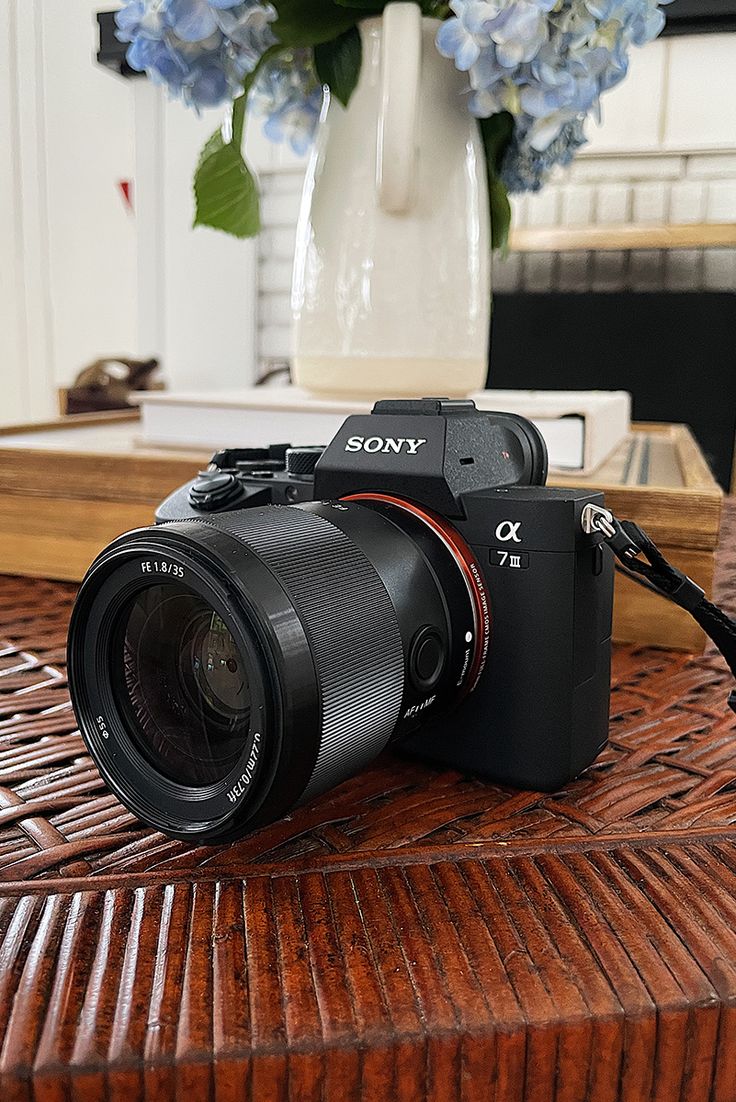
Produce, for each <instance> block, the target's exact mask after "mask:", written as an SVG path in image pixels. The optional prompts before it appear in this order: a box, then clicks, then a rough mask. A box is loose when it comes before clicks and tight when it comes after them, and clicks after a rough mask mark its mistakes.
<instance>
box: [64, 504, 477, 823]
mask: <svg viewBox="0 0 736 1102" xmlns="http://www.w3.org/2000/svg"><path fill="white" fill-rule="evenodd" d="M363 496H365V495H363ZM471 559H472V556H471V554H470V552H469V550H468V549H467V548H466V547H465V546H464V545H463V544H462V541H461V540H459V537H457V541H455V540H453V537H452V532H451V529H449V528H448V527H447V526H446V525H445V524H444V522H442V521H440V520H439V518H434V517H432V516H431V514H429V513H425V512H422V511H420V510H418V509H416V508H415V507H412V506H409V505H408V504H405V503H401V502H400V501H396V500H388V499H379V498H376V499H375V500H368V499H367V498H366V499H365V500H361V501H360V502H351V501H344V502H339V501H335V502H321V503H310V504H308V505H300V506H288V507H276V506H267V507H264V508H257V509H249V510H241V511H236V512H228V513H220V514H215V515H212V516H209V517H207V518H206V519H202V520H186V521H174V522H171V523H168V524H164V525H161V526H158V527H154V528H150V529H140V530H137V531H135V532H131V533H128V534H127V535H125V536H122V537H120V539H118V540H116V541H115V543H113V544H112V545H111V546H110V547H109V548H107V549H106V550H105V551H104V552H103V553H102V554H101V555H100V556H99V558H98V559H97V560H96V561H95V563H94V564H93V565H92V567H91V568H90V571H89V572H88V575H87V577H86V578H85V581H84V583H83V585H82V588H81V590H80V593H79V596H78V599H77V602H76V605H75V608H74V612H73V615H72V622H71V627H70V635H69V648H68V657H69V680H70V689H71V693H72V699H73V703H74V707H75V710H76V713H77V717H78V719H79V723H80V728H81V730H82V734H83V735H84V738H85V740H86V742H87V745H88V746H89V749H90V752H91V753H92V755H93V757H94V759H95V761H96V762H97V764H98V766H99V768H100V771H101V772H102V774H103V776H104V777H105V779H106V780H107V782H108V784H109V785H110V787H111V788H112V789H113V791H114V792H115V793H116V794H117V795H118V796H119V798H120V799H121V800H122V801H123V803H125V804H126V805H127V806H128V807H130V808H131V809H132V810H133V811H134V812H135V813H136V814H137V815H138V816H139V817H140V818H141V819H143V820H144V821H145V822H148V823H150V824H152V825H154V826H155V827H157V828H158V829H160V830H162V831H163V832H164V833H167V834H170V835H172V836H174V837H179V838H196V839H197V840H199V841H207V842H222V841H228V840H231V839H233V838H236V837H238V836H240V835H242V834H243V833H245V832H246V831H247V830H250V829H252V828H254V827H256V826H258V825H261V824H263V823H266V822H270V821H272V820H274V819H276V818H278V817H279V816H280V815H283V814H284V813H285V812H286V811H288V810H289V809H290V808H291V807H293V806H294V805H295V804H296V803H299V802H304V801H305V800H308V799H309V798H311V797H312V796H314V795H315V794H317V793H318V792H321V791H323V790H325V789H327V788H329V787H332V786H333V785H335V784H338V783H340V781H342V780H343V779H345V778H346V777H348V776H350V775H351V774H353V773H355V772H356V771H357V770H358V769H360V768H361V767H362V766H364V765H365V764H367V763H368V762H369V761H370V760H371V759H372V758H374V757H375V756H376V755H377V754H379V753H380V752H381V751H382V750H383V749H384V747H385V746H386V745H387V744H388V743H389V742H390V741H391V740H392V739H394V738H398V737H401V736H402V735H403V734H408V733H410V732H411V731H413V730H416V728H417V727H418V726H419V724H420V723H421V722H422V721H423V720H424V719H425V718H429V717H430V716H436V715H437V713H438V712H441V711H443V710H446V709H448V708H450V707H451V706H452V705H453V704H454V703H455V702H456V701H457V699H458V698H459V697H460V696H461V695H462V694H463V693H464V692H466V691H468V689H469V688H471V687H472V684H473V682H474V680H477V676H478V672H479V663H480V662H482V659H483V657H484V654H485V649H486V647H487V641H488V640H487V634H488V625H487V607H486V613H485V621H484V620H483V611H482V609H483V605H482V602H481V600H480V599H479V586H480V587H481V589H482V582H480V575H479V574H478V572H477V571H476V575H477V579H478V582H477V584H476V583H475V582H474V580H473V574H472V570H471V569H469V563H470V562H471ZM480 595H481V596H482V594H480Z"/></svg>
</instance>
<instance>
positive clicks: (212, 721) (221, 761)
mask: <svg viewBox="0 0 736 1102" xmlns="http://www.w3.org/2000/svg"><path fill="white" fill-rule="evenodd" d="M116 651H117V653H113V661H114V666H113V673H114V674H115V673H117V674H118V675H119V674H121V673H122V678H121V681H120V684H119V699H120V701H121V702H122V704H123V707H124V708H125V710H126V712H127V715H128V717H129V720H130V731H131V735H132V738H133V739H134V740H135V742H136V744H137V745H138V747H139V749H140V750H141V752H142V753H143V754H144V755H145V756H146V757H147V758H148V760H149V761H150V762H151V764H152V765H153V766H154V767H155V768H157V769H159V770H160V771H161V773H163V774H164V775H166V776H168V777H169V778H170V779H171V780H173V781H174V782H176V783H177V784H182V785H192V786H204V785H209V784H213V783H215V782H216V781H218V780H221V779H222V778H223V777H224V776H226V775H227V774H228V773H229V772H230V769H231V768H232V767H233V765H234V763H235V762H236V761H237V759H238V757H239V756H240V751H241V749H242V731H243V730H244V729H247V726H248V723H249V720H250V692H249V686H248V678H247V674H246V669H245V661H244V659H243V656H242V655H241V653H240V650H239V648H238V645H237V643H236V642H235V640H234V639H233V636H232V634H231V633H230V631H229V630H228V628H227V627H226V626H225V624H224V623H223V621H222V619H221V618H220V616H219V615H218V614H217V612H215V610H214V609H213V608H212V607H211V606H209V605H208V604H207V603H206V601H204V600H203V599H202V597H200V596H198V595H197V594H196V593H192V592H190V591H188V590H186V589H185V588H184V587H182V586H181V585H180V584H177V583H163V584H158V585H152V586H150V587H148V588H146V589H143V590H141V591H140V592H139V593H137V594H136V595H135V596H134V597H132V598H131V599H130V601H129V603H128V605H127V607H126V608H124V609H123V610H122V613H121V616H120V621H119V630H118V633H117V647H116Z"/></svg>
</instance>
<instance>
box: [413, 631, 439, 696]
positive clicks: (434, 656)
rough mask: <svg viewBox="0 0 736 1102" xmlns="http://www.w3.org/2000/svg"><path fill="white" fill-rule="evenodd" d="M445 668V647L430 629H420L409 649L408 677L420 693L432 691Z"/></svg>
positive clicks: (436, 634)
mask: <svg viewBox="0 0 736 1102" xmlns="http://www.w3.org/2000/svg"><path fill="white" fill-rule="evenodd" d="M444 668H445V646H444V644H443V642H442V639H441V638H440V636H439V635H438V633H437V632H436V631H435V630H434V628H431V627H423V628H420V629H419V631H418V632H417V633H416V635H415V636H414V638H413V639H412V641H411V646H410V647H409V676H410V677H411V680H412V682H413V684H414V686H415V688H417V689H419V690H420V691H422V692H427V691H429V690H430V689H433V688H434V687H435V685H436V684H437V682H438V681H439V679H440V677H441V676H442V671H443V670H444Z"/></svg>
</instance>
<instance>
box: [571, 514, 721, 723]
mask: <svg viewBox="0 0 736 1102" xmlns="http://www.w3.org/2000/svg"><path fill="white" fill-rule="evenodd" d="M587 511H588V515H587V518H586V517H585V516H584V522H585V523H586V527H587V529H588V531H596V532H598V533H600V534H601V535H602V536H603V539H604V542H605V543H606V544H607V545H608V546H609V547H610V548H611V550H612V551H613V553H614V555H615V556H616V558H617V559H618V561H619V563H620V569H621V572H622V573H623V574H626V575H627V576H628V577H630V578H631V579H632V580H633V581H636V582H639V583H640V584H642V585H644V586H646V587H647V588H648V589H651V590H652V591H653V592H654V593H657V594H659V596H660V597H665V598H666V599H667V600H668V601H673V602H674V604H676V605H679V606H680V608H684V609H685V611H686V612H689V613H690V615H691V616H692V618H693V619H694V620H695V621H696V622H697V623H698V624H700V626H701V628H702V629H703V631H704V632H705V634H706V635H707V636H708V637H709V638H710V639H711V640H712V641H713V643H715V645H716V647H717V648H718V650H719V651H720V652H721V654H722V655H723V657H724V658H725V660H726V662H727V663H728V665H729V667H730V669H731V673H732V674H733V676H734V678H736V620H734V619H732V618H731V617H730V616H729V615H728V614H727V613H726V612H724V610H723V609H722V608H719V606H718V605H716V604H713V602H712V601H709V600H708V598H707V597H706V595H705V593H704V592H703V590H702V589H701V588H700V586H699V585H697V584H696V583H695V582H694V581H693V580H692V578H688V576H687V574H683V572H682V571H681V570H678V569H677V567H675V566H673V565H672V563H670V562H668V561H667V559H666V558H665V557H664V555H663V554H662V552H661V551H660V550H659V548H658V547H657V545H656V544H655V543H654V541H653V540H651V539H650V538H649V536H648V535H647V534H646V532H645V531H644V530H643V529H642V528H640V527H639V525H638V524H635V523H634V522H633V521H631V520H619V519H618V517H615V516H613V514H612V513H611V512H609V510H607V509H602V508H599V507H598V506H594V505H591V506H588V507H587ZM728 703H729V705H730V707H731V708H732V710H733V711H734V712H736V690H733V691H732V692H731V694H730V696H729V698H728Z"/></svg>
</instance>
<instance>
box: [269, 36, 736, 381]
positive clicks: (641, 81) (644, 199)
mask: <svg viewBox="0 0 736 1102" xmlns="http://www.w3.org/2000/svg"><path fill="white" fill-rule="evenodd" d="M735 104H736V35H700V36H695V37H693V38H677V39H667V40H664V41H660V42H657V43H653V44H652V45H650V46H648V47H646V48H645V49H644V50H642V51H638V52H635V54H634V58H633V62H632V68H631V72H630V75H629V78H628V80H627V81H626V82H624V84H622V85H621V86H620V87H619V88H617V89H615V90H614V91H613V92H612V93H611V94H610V95H608V96H607V97H605V99H604V101H603V106H604V111H603V122H602V125H600V126H596V125H593V126H592V127H591V129H590V131H589V137H590V139H591V140H590V143H589V145H588V146H587V147H586V150H585V152H584V153H583V154H582V155H581V156H580V157H579V158H578V159H577V161H576V162H575V163H574V164H573V165H572V166H571V167H570V168H569V169H567V170H566V171H564V172H560V173H558V174H557V175H556V177H555V178H554V180H553V181H552V182H550V184H549V185H548V187H547V188H546V189H545V190H544V191H543V192H541V193H540V194H538V195H528V196H517V197H514V199H513V201H512V205H513V208H514V225H515V226H517V227H524V226H567V227H572V226H585V225H602V224H612V223H619V222H634V223H639V224H644V223H649V222H684V223H695V222H701V221H707V222H731V221H736V107H735V106H734V105H735ZM264 156H267V163H266V164H265V165H263V166H262V168H263V167H265V172H263V171H262V176H261V185H262V190H263V220H264V232H263V234H262V236H261V245H260V252H261V264H260V288H259V322H260V334H261V337H260V351H261V357H262V359H265V360H270V361H273V360H282V359H287V358H288V357H289V355H290V352H291V322H290V314H289V287H290V278H291V259H292V256H293V242H294V225H295V222H296V217H297V211H298V204H299V194H300V189H301V180H302V173H303V163H302V162H300V161H299V160H298V159H296V158H294V157H293V156H291V155H290V154H287V153H285V152H284V151H283V150H276V151H272V152H271V153H269V154H264ZM493 285H494V288H495V290H496V291H499V292H503V291H513V290H526V291H530V292H544V291H549V290H560V291H587V290H595V291H601V292H607V291H617V290H622V289H626V288H629V289H632V290H637V291H658V290H730V291H733V290H736V249H734V250H727V249H710V250H706V251H702V250H687V249H686V250H679V251H674V252H673V251H669V252H662V251H657V250H652V251H636V252H632V253H625V252H620V253H611V252H605V253H595V254H593V253H584V252H583V253H581V252H575V253H560V254H551V253H526V254H514V253H512V254H510V255H509V256H508V257H507V258H506V259H505V260H503V261H501V260H498V259H496V260H495V261H494V273H493Z"/></svg>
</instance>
